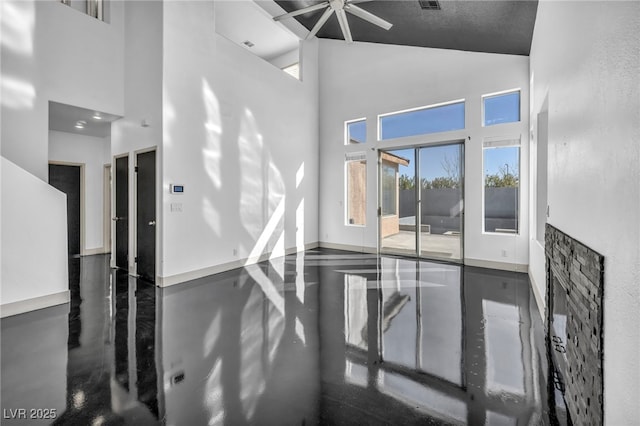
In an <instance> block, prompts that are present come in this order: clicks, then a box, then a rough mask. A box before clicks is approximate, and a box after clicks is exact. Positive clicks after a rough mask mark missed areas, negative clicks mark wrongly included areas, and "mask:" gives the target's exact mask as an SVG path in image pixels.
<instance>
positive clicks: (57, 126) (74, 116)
mask: <svg viewBox="0 0 640 426" xmlns="http://www.w3.org/2000/svg"><path fill="white" fill-rule="evenodd" d="M96 112H97V113H99V114H100V116H101V117H102V119H100V120H99V119H96V118H94V115H95V114H96ZM119 118H121V117H120V116H118V115H113V114H107V113H105V112H102V111H96V110H93V109H86V108H80V107H76V106H72V105H66V104H61V103H58V102H49V130H57V131H59V132H67V133H77V134H79V135H87V136H95V137H98V138H104V137H107V136H110V135H111V122H112V121H114V120H117V119H119ZM79 120H83V121H85V122H86V124H85V125H84V129H78V128H76V127H75V125H76V123H77V122H78V121H79Z"/></svg>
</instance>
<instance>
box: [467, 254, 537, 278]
mask: <svg viewBox="0 0 640 426" xmlns="http://www.w3.org/2000/svg"><path fill="white" fill-rule="evenodd" d="M464 264H465V265H467V266H477V267H479V268H489V269H499V270H501V271H512V272H514V271H515V272H522V273H525V274H526V273H528V272H529V265H528V264H523V263H507V262H494V261H492V260H483V259H469V258H468V257H465V258H464Z"/></svg>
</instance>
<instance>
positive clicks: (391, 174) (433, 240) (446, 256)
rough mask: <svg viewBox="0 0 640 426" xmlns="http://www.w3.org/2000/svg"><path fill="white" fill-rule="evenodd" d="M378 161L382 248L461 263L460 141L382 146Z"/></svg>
mask: <svg viewBox="0 0 640 426" xmlns="http://www.w3.org/2000/svg"><path fill="white" fill-rule="evenodd" d="M378 164H379V168H380V170H379V176H380V179H379V197H378V199H379V207H378V212H379V238H380V241H379V247H380V252H381V253H383V254H399V255H405V256H416V257H422V258H428V259H439V260H448V261H454V262H461V261H462V259H463V245H464V244H463V240H464V235H463V227H464V208H463V206H464V142H455V143H444V144H435V145H423V146H417V147H408V148H398V149H393V150H381V151H380V156H379V161H378Z"/></svg>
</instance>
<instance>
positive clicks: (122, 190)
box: [113, 156, 129, 271]
mask: <svg viewBox="0 0 640 426" xmlns="http://www.w3.org/2000/svg"><path fill="white" fill-rule="evenodd" d="M115 192H116V194H115V198H116V206H115V213H116V214H115V216H114V218H113V221H114V222H115V228H116V232H115V237H116V244H115V246H116V267H118V268H120V269H123V270H125V271H128V270H129V156H124V157H119V158H116V173H115Z"/></svg>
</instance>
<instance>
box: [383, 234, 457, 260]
mask: <svg viewBox="0 0 640 426" xmlns="http://www.w3.org/2000/svg"><path fill="white" fill-rule="evenodd" d="M382 250H383V251H388V252H390V253H394V254H399V255H408V256H415V253H416V233H415V231H400V232H398V233H396V234H393V235H389V236H388V237H385V238H383V239H382ZM420 254H421V256H423V257H429V258H432V259H442V260H460V258H461V256H460V235H455V234H453V235H445V234H428V233H426V232H421V233H420Z"/></svg>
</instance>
